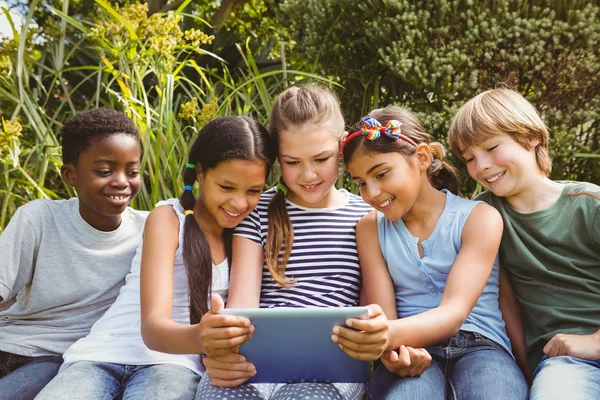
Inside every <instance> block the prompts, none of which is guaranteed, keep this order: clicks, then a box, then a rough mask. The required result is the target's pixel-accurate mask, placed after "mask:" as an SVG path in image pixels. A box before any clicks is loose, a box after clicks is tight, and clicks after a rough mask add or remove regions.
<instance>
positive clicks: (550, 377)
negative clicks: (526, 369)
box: [530, 356, 600, 400]
mask: <svg viewBox="0 0 600 400" xmlns="http://www.w3.org/2000/svg"><path fill="white" fill-rule="evenodd" d="M598 398H600V360H596V361H589V360H583V359H581V358H577V357H568V356H560V357H552V358H548V357H546V356H544V358H543V359H542V362H540V363H539V364H538V366H537V368H536V369H535V372H534V373H533V386H532V387H531V394H530V399H531V400H554V399H556V400H558V399H569V400H589V399H598Z"/></svg>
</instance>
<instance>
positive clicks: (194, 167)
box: [185, 163, 196, 169]
mask: <svg viewBox="0 0 600 400" xmlns="http://www.w3.org/2000/svg"><path fill="white" fill-rule="evenodd" d="M185 166H186V167H188V168H193V169H196V165H195V164H192V163H185Z"/></svg>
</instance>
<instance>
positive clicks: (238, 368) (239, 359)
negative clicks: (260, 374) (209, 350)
mask: <svg viewBox="0 0 600 400" xmlns="http://www.w3.org/2000/svg"><path fill="white" fill-rule="evenodd" d="M203 360H204V366H205V367H206V374H207V375H208V377H209V378H210V380H211V382H212V384H213V385H214V386H216V387H236V386H239V385H241V384H242V383H244V382H246V381H247V380H248V379H250V377H252V376H254V375H256V368H255V367H254V365H252V364H250V363H249V362H247V361H246V359H245V358H244V357H243V356H241V355H239V354H228V355H225V356H222V357H210V356H205V357H204V359H203Z"/></svg>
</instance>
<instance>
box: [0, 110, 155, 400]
mask: <svg viewBox="0 0 600 400" xmlns="http://www.w3.org/2000/svg"><path fill="white" fill-rule="evenodd" d="M62 150H63V161H64V165H63V166H62V168H61V176H62V178H63V180H64V181H65V182H66V183H67V184H69V185H71V186H73V187H74V188H75V189H76V191H77V195H78V198H72V199H69V200H55V201H53V200H35V201H32V202H30V203H28V204H26V205H25V206H23V207H21V208H19V209H18V210H17V212H16V213H15V215H14V216H13V218H12V219H11V221H10V223H9V225H8V226H7V227H6V230H5V231H4V233H3V234H2V236H0V254H2V257H1V258H0V302H3V301H7V300H9V299H12V298H14V297H15V296H16V303H15V304H14V305H13V306H12V307H11V308H9V309H8V310H6V311H4V312H2V313H0V399H30V398H34V397H35V395H36V394H37V393H38V392H39V391H40V390H41V389H42V388H43V387H44V386H45V385H46V383H47V382H49V381H50V380H51V379H52V378H53V377H54V375H55V374H56V373H57V372H58V369H59V367H60V365H61V363H62V357H61V356H62V354H63V352H64V351H65V350H66V349H67V348H68V347H69V346H70V345H71V344H72V343H74V342H75V341H76V340H78V339H79V338H81V337H83V336H85V335H86V334H87V333H88V332H89V330H90V328H91V326H92V325H93V323H94V322H95V321H96V320H97V319H98V318H99V317H100V316H101V315H102V314H103V313H104V312H105V311H106V309H107V308H108V307H109V306H110V304H112V302H113V301H114V299H115V298H116V296H117V294H118V293H119V289H120V288H121V286H122V285H123V283H124V278H125V275H126V274H127V272H129V269H130V267H131V260H132V258H133V256H134V254H135V250H136V247H137V245H138V243H139V239H140V237H141V232H142V229H143V225H144V221H145V219H146V215H147V213H146V212H142V211H135V210H133V209H130V208H129V207H127V206H128V204H129V203H130V202H131V200H133V199H134V198H135V196H136V195H137V193H138V192H139V190H140V188H141V185H142V180H141V177H140V155H141V149H140V142H139V133H138V131H137V129H136V127H135V125H134V124H133V122H132V121H131V120H130V119H129V118H127V117H126V116H125V115H123V114H121V113H119V112H116V111H112V110H108V109H106V108H100V109H93V110H90V111H86V112H82V113H80V114H77V115H76V116H74V117H73V118H71V119H69V120H67V122H66V123H65V124H64V127H63V129H62Z"/></svg>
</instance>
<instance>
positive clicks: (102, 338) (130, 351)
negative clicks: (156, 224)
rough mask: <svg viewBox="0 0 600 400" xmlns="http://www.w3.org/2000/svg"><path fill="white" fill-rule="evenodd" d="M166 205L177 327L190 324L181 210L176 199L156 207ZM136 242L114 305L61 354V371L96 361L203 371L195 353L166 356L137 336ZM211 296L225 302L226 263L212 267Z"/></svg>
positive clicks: (138, 279) (138, 253) (137, 264)
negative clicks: (174, 238)
mask: <svg viewBox="0 0 600 400" xmlns="http://www.w3.org/2000/svg"><path fill="white" fill-rule="evenodd" d="M163 205H170V206H172V207H173V209H174V210H175V212H176V213H177V216H178V217H179V247H178V248H177V251H176V252H175V266H174V267H175V268H174V281H173V310H172V319H173V321H175V322H178V323H181V324H189V323H190V312H189V305H190V302H189V295H188V293H189V291H188V279H187V273H186V269H185V264H184V262H183V253H182V251H183V246H182V244H183V226H184V221H185V214H184V209H183V208H182V207H181V205H180V203H179V200H178V199H169V200H167V201H161V202H160V203H158V204H157V205H156V206H157V207H158V206H163ZM142 245H143V243H140V245H139V247H138V249H137V252H136V254H135V257H134V258H133V261H132V262H131V272H130V273H129V274H128V275H127V278H126V283H125V286H123V287H122V288H121V292H120V293H119V296H118V297H117V300H116V301H115V303H114V304H113V305H112V306H111V307H110V308H109V309H108V311H107V312H106V314H104V316H102V318H100V319H99V320H98V322H96V324H94V326H93V327H92V330H91V332H90V334H89V335H88V336H86V337H85V338H83V339H80V340H78V341H77V342H76V343H75V344H74V345H73V346H71V347H70V348H69V349H68V350H67V352H66V353H65V355H64V360H65V362H64V364H63V368H64V367H65V366H66V365H68V364H71V363H74V362H76V361H96V362H108V363H114V364H126V365H154V364H177V365H181V366H183V367H186V368H188V369H191V370H192V371H194V372H195V373H197V374H200V373H202V372H203V371H204V366H203V365H202V364H201V363H200V358H199V356H198V355H197V354H168V353H161V352H158V351H154V350H150V349H149V348H148V347H146V345H145V344H144V341H143V339H142V334H141V311H140V264H141V258H142ZM212 275H213V276H212V293H217V294H219V295H221V297H223V300H227V293H228V289H229V264H228V262H227V260H225V261H223V262H222V263H221V264H219V265H214V264H213V271H212Z"/></svg>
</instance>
